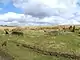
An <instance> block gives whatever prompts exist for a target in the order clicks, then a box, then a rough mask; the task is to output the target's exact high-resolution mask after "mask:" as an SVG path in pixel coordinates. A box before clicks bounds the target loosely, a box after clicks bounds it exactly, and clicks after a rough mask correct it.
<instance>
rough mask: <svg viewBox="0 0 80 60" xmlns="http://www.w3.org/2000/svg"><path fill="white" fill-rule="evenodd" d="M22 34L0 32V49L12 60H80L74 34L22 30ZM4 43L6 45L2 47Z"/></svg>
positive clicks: (77, 43) (79, 49)
mask: <svg viewBox="0 0 80 60" xmlns="http://www.w3.org/2000/svg"><path fill="white" fill-rule="evenodd" d="M23 33H24V35H23V36H18V35H11V34H5V33H4V31H2V30H1V31H0V49H1V50H3V51H4V52H6V53H8V54H9V55H11V56H12V57H13V58H14V60H80V36H79V35H78V33H76V32H68V31H66V32H63V31H58V32H56V33H54V32H49V31H48V32H44V31H43V30H24V31H23ZM5 41H6V42H7V45H6V46H2V44H3V43H4V42H5ZM50 52H52V53H51V54H50ZM63 55H64V56H63ZM0 56H1V55H0Z"/></svg>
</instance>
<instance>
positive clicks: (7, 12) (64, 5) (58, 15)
mask: <svg viewBox="0 0 80 60" xmlns="http://www.w3.org/2000/svg"><path fill="white" fill-rule="evenodd" d="M77 3H78V4H77ZM79 5H80V1H79V0H0V24H7V25H20V26H21V25H24V26H25V25H65V24H80V6H79Z"/></svg>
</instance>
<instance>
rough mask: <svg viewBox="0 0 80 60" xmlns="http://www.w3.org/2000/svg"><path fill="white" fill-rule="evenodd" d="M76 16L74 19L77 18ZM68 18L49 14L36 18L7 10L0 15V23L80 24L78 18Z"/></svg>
mask: <svg viewBox="0 0 80 60" xmlns="http://www.w3.org/2000/svg"><path fill="white" fill-rule="evenodd" d="M78 18H79V17H76V18H75V19H78ZM75 19H70V20H66V18H63V17H60V16H51V17H44V18H42V19H41V18H36V17H32V16H31V15H24V14H17V13H14V12H8V13H5V14H1V15H0V24H2V25H5V24H7V25H19V26H21V25H24V26H25V25H32V26H33V25H36V26H38V25H63V24H80V20H79V19H78V20H75Z"/></svg>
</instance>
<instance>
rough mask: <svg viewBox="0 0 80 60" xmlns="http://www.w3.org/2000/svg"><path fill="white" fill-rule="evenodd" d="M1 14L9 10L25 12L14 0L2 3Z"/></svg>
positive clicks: (0, 6)
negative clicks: (15, 4)
mask: <svg viewBox="0 0 80 60" xmlns="http://www.w3.org/2000/svg"><path fill="white" fill-rule="evenodd" d="M0 8H1V9H0V14H3V13H7V12H15V13H23V11H22V10H21V9H20V8H16V7H15V6H14V5H13V3H12V2H9V3H8V4H3V3H0Z"/></svg>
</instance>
